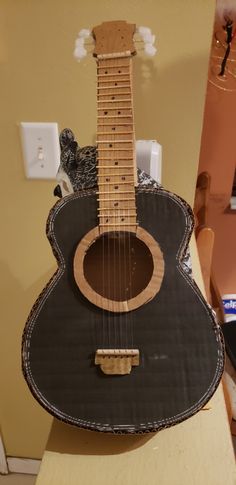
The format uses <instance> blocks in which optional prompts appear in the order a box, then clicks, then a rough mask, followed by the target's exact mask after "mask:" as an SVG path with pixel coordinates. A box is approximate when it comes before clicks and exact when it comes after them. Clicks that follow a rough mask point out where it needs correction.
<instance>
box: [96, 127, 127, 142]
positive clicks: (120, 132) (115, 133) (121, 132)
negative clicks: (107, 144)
mask: <svg viewBox="0 0 236 485" xmlns="http://www.w3.org/2000/svg"><path fill="white" fill-rule="evenodd" d="M132 133H134V131H115V130H114V131H97V135H132ZM97 141H98V142H99V143H100V141H101V140H97ZM112 141H114V140H112Z"/></svg>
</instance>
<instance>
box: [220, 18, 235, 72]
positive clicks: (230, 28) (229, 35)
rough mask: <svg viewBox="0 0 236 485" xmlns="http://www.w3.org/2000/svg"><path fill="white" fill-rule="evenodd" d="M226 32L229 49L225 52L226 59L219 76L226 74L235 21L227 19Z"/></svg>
mask: <svg viewBox="0 0 236 485" xmlns="http://www.w3.org/2000/svg"><path fill="white" fill-rule="evenodd" d="M224 29H225V30H226V34H227V38H226V43H227V49H226V51H225V55H224V59H223V61H222V64H221V71H220V73H219V76H224V73H225V67H226V62H227V59H228V57H229V53H230V49H231V41H232V37H233V36H232V31H233V21H232V20H230V19H227V21H226V25H225V27H224Z"/></svg>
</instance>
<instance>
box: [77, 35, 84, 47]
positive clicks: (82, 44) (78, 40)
mask: <svg viewBox="0 0 236 485" xmlns="http://www.w3.org/2000/svg"><path fill="white" fill-rule="evenodd" d="M75 47H84V39H83V38H82V37H78V38H77V39H76V41H75Z"/></svg>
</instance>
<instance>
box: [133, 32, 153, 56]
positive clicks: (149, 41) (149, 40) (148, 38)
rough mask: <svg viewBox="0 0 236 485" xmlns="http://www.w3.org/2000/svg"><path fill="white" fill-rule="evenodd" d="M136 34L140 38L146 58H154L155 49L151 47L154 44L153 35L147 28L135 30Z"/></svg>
mask: <svg viewBox="0 0 236 485" xmlns="http://www.w3.org/2000/svg"><path fill="white" fill-rule="evenodd" d="M137 33H138V34H139V35H140V37H141V38H142V41H143V42H144V52H145V53H146V54H147V55H148V56H154V55H155V54H156V51H157V49H156V47H155V46H154V45H153V44H154V42H155V35H153V34H152V32H151V29H149V27H143V26H140V27H138V28H137Z"/></svg>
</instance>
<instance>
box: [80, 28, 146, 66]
mask: <svg viewBox="0 0 236 485" xmlns="http://www.w3.org/2000/svg"><path fill="white" fill-rule="evenodd" d="M154 42H155V35H152V33H151V29H149V28H148V27H138V28H137V29H136V28H135V25H134V24H128V23H127V22H125V21H122V20H119V21H112V22H103V23H102V24H101V25H99V26H97V27H94V28H93V30H92V32H91V31H90V30H88V29H82V30H81V31H80V32H79V34H78V38H77V40H76V43H75V50H74V56H75V58H76V59H77V60H78V61H80V60H81V59H83V58H84V57H85V56H86V55H87V50H86V47H90V46H92V47H93V52H92V53H93V55H94V56H95V57H100V58H105V57H116V56H117V57H119V55H134V54H136V51H138V50H144V52H145V53H146V54H147V55H148V56H154V55H155V53H156V48H155V47H154V45H153V44H154Z"/></svg>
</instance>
